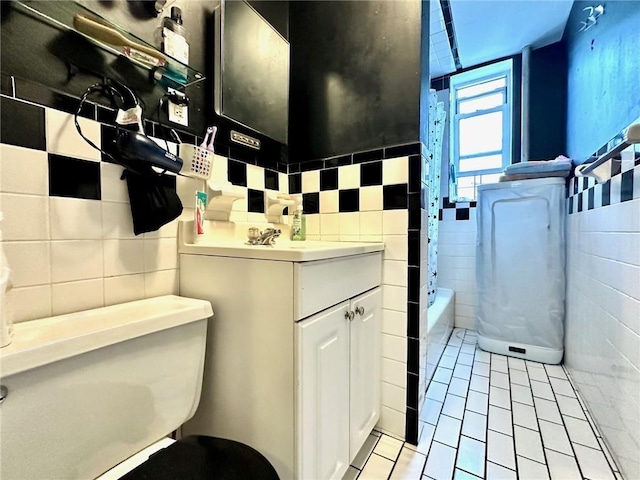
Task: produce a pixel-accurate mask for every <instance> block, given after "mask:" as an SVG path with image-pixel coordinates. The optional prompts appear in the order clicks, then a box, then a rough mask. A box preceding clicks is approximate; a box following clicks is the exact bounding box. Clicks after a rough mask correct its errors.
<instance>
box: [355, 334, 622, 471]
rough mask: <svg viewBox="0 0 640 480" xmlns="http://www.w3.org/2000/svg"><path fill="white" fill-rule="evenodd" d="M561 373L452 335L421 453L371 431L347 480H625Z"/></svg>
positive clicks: (425, 416)
mask: <svg viewBox="0 0 640 480" xmlns="http://www.w3.org/2000/svg"><path fill="white" fill-rule="evenodd" d="M583 405H584V404H583V402H582V400H581V399H580V398H579V396H578V395H577V394H576V392H575V390H574V389H573V386H572V384H571V382H570V380H569V378H568V376H567V375H566V372H565V370H564V368H563V367H561V366H555V365H554V366H551V365H543V364H540V363H534V362H529V361H524V360H520V359H516V358H511V357H506V356H504V355H496V354H493V353H487V352H484V351H482V350H480V348H478V347H477V346H476V333H475V332H474V331H472V330H464V329H455V330H454V331H453V334H452V335H451V338H450V340H449V343H448V345H447V347H446V348H445V351H444V354H443V356H442V358H441V359H440V363H439V364H438V368H437V370H436V372H435V374H434V377H433V380H432V382H431V384H430V386H429V389H428V390H427V398H426V400H425V404H424V407H423V409H422V415H421V418H420V427H419V428H420V440H419V443H418V445H417V446H414V445H410V444H408V443H404V442H402V441H400V440H398V439H396V438H393V437H391V436H388V435H385V434H381V433H380V432H376V431H374V432H373V433H372V434H371V435H370V436H369V438H368V439H367V441H366V443H365V445H364V447H363V448H362V450H361V451H360V452H359V453H358V455H357V456H356V458H355V460H354V461H353V464H352V465H351V466H350V467H349V470H348V471H347V473H346V475H345V476H344V478H343V480H352V479H356V478H357V479H359V480H367V479H376V480H377V479H392V480H394V479H406V480H410V479H412V480H413V479H415V480H428V479H433V480H444V479H452V478H453V479H455V480H461V479H465V480H467V479H469V480H472V479H478V478H486V479H514V480H515V479H518V478H519V479H532V480H543V479H553V480H556V479H558V480H572V479H590V480H596V479H597V480H605V479H608V480H620V479H622V476H621V475H620V473H619V472H618V471H617V470H618V469H617V467H616V466H615V463H614V462H613V460H612V458H611V456H610V455H609V453H608V452H607V450H606V447H604V443H603V441H602V438H601V437H600V434H599V433H598V431H597V429H596V428H595V425H594V423H593V421H592V420H591V417H590V416H589V414H588V413H587V411H586V409H585V408H584V406H583Z"/></svg>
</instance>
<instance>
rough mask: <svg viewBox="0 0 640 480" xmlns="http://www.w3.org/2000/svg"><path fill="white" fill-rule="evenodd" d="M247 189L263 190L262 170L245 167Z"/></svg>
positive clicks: (251, 166)
mask: <svg viewBox="0 0 640 480" xmlns="http://www.w3.org/2000/svg"><path fill="white" fill-rule="evenodd" d="M247 188H252V189H254V190H264V168H261V167H258V166H256V165H247Z"/></svg>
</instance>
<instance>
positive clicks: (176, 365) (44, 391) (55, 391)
mask: <svg viewBox="0 0 640 480" xmlns="http://www.w3.org/2000/svg"><path fill="white" fill-rule="evenodd" d="M211 316H212V311H211V304H210V303H209V302H206V301H202V300H194V299H189V298H183V297H177V296H173V295H170V296H164V297H157V298H150V299H146V300H140V301H136V302H130V303H125V304H120V305H113V306H110V307H104V308H98V309H95V310H88V311H85V312H79V313H74V314H69V315H62V316H58V317H52V318H46V319H41V320H34V321H30V322H25V323H20V324H17V325H15V332H14V337H13V342H12V343H11V344H10V345H9V346H7V347H4V348H2V349H0V385H2V387H4V388H3V389H2V390H3V392H4V394H5V398H4V400H3V401H2V404H1V405H0V478H2V480H13V479H21V480H22V479H35V480H39V479H76V478H77V479H89V478H95V477H97V476H98V475H100V474H102V473H103V472H105V471H106V470H108V469H109V468H111V467H113V466H114V465H116V464H118V463H120V462H121V461H123V460H125V459H127V458H128V457H130V456H131V455H133V454H135V453H137V452H138V451H140V450H142V449H143V448H145V447H146V446H148V445H150V444H151V443H153V442H155V441H157V440H159V439H160V438H162V437H163V436H165V435H167V434H169V433H171V432H172V431H173V430H175V429H176V428H178V427H179V426H180V425H182V424H183V423H184V422H185V421H186V420H188V419H189V418H191V416H193V414H194V412H195V410H196V407H197V405H198V401H199V399H200V389H201V384H202V373H203V365H204V351H205V340H206V328H207V319H208V318H209V317H211Z"/></svg>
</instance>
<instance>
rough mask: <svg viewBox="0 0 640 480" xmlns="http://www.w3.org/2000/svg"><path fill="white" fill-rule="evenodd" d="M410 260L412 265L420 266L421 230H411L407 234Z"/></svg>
mask: <svg viewBox="0 0 640 480" xmlns="http://www.w3.org/2000/svg"><path fill="white" fill-rule="evenodd" d="M407 250H408V262H409V265H410V266H413V267H419V266H420V232H419V231H415V230H409V232H408V236H407Z"/></svg>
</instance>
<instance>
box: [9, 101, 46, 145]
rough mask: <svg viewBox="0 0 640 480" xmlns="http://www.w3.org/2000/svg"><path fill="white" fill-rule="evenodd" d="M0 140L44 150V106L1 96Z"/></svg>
mask: <svg viewBox="0 0 640 480" xmlns="http://www.w3.org/2000/svg"><path fill="white" fill-rule="evenodd" d="M0 142H2V143H8V144H11V145H17V146H18V147H26V148H33V149H35V150H46V148H47V143H46V140H45V126H44V108H42V107H37V106H35V105H30V104H28V103H23V102H19V101H17V100H13V99H11V98H6V97H2V98H1V99H0Z"/></svg>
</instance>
